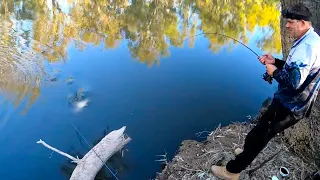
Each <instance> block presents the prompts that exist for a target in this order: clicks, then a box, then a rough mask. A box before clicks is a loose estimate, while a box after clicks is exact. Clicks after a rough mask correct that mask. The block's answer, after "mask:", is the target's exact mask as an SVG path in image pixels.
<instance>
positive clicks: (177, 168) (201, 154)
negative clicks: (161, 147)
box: [156, 123, 316, 180]
mask: <svg viewBox="0 0 320 180" xmlns="http://www.w3.org/2000/svg"><path fill="white" fill-rule="evenodd" d="M252 127H254V123H242V124H240V123H235V124H231V125H229V126H226V127H222V128H220V127H218V128H216V129H215V130H214V131H213V132H211V133H210V134H209V135H208V137H207V139H206V140H205V141H204V142H197V141H193V140H185V141H183V142H182V144H181V146H180V148H179V151H178V153H177V154H176V155H175V157H174V158H173V159H172V161H171V162H169V163H168V164H167V166H166V167H165V168H164V170H163V171H162V172H161V173H158V174H157V177H156V179H157V180H167V179H169V180H175V179H205V180H209V179H217V178H215V177H213V175H212V173H211V172H210V167H211V165H214V164H219V165H222V164H226V162H227V161H229V160H230V159H233V158H234V157H235V153H234V150H235V149H236V148H242V147H243V143H244V139H245V136H246V134H247V133H248V132H249V131H250V129H251V128H252ZM281 137H282V134H279V135H278V136H276V137H275V138H274V139H273V140H272V141H270V142H269V143H268V145H267V147H266V148H265V149H264V150H263V151H262V152H261V153H260V154H259V155H258V157H257V158H256V159H255V160H254V162H253V163H252V164H251V166H250V167H248V168H247V169H246V170H245V171H243V172H242V173H241V177H240V179H250V180H254V179H256V180H261V179H271V177H272V176H274V175H275V176H278V177H280V175H279V168H280V167H281V166H284V167H286V168H288V169H289V171H290V174H289V177H288V178H287V179H308V178H310V176H311V175H312V174H313V173H314V172H315V171H316V166H315V165H314V164H313V163H308V162H305V161H303V160H302V159H301V158H299V157H298V156H297V155H296V154H294V153H293V152H291V151H289V148H288V147H286V145H285V143H284V142H282V138H281Z"/></svg>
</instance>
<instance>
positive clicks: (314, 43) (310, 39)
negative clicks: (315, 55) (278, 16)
mask: <svg viewBox="0 0 320 180" xmlns="http://www.w3.org/2000/svg"><path fill="white" fill-rule="evenodd" d="M304 43H305V44H306V45H308V46H309V47H311V48H312V49H313V48H320V36H319V35H318V34H317V33H316V32H315V31H312V32H311V33H310V35H309V36H307V38H306V40H305V41H304Z"/></svg>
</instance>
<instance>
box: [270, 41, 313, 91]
mask: <svg viewBox="0 0 320 180" xmlns="http://www.w3.org/2000/svg"><path fill="white" fill-rule="evenodd" d="M314 61H315V58H314V57H313V54H312V49H311V46H310V45H308V44H301V45H300V46H299V47H297V49H296V50H295V52H294V54H293V55H292V56H291V59H288V62H287V64H285V65H284V68H283V69H277V70H275V71H274V72H273V78H274V79H275V80H276V81H277V82H278V83H279V84H280V85H282V86H285V87H288V88H290V89H298V88H299V87H300V86H301V84H303V82H304V81H305V80H306V78H307V76H308V75H309V72H310V70H311V68H312V65H313V62H314Z"/></svg>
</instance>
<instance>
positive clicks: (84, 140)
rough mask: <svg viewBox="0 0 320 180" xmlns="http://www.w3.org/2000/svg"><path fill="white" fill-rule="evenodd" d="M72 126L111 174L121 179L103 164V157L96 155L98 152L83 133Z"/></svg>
mask: <svg viewBox="0 0 320 180" xmlns="http://www.w3.org/2000/svg"><path fill="white" fill-rule="evenodd" d="M72 126H73V127H74V129H75V130H76V131H77V132H78V133H79V135H80V136H81V138H82V139H83V140H84V141H85V142H86V144H87V145H88V146H89V147H90V148H91V149H92V151H93V152H94V153H95V155H96V156H97V157H98V158H99V159H100V161H101V162H102V163H103V165H104V166H105V167H106V168H107V169H108V170H109V171H110V173H111V174H112V176H113V177H114V178H115V179H117V180H119V178H118V177H117V176H116V175H115V173H113V172H112V171H111V169H110V168H109V167H108V166H107V164H106V163H104V162H103V160H102V159H101V157H100V156H99V155H98V153H96V151H95V150H94V149H93V147H92V146H91V145H90V144H89V142H88V141H87V140H86V138H85V137H84V136H83V135H82V134H81V132H80V131H79V130H78V128H77V127H76V126H75V125H74V124H72Z"/></svg>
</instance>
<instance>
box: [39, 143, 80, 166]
mask: <svg viewBox="0 0 320 180" xmlns="http://www.w3.org/2000/svg"><path fill="white" fill-rule="evenodd" d="M37 144H42V145H43V146H45V147H47V148H48V149H51V150H52V151H54V152H56V153H58V154H61V155H62V156H65V157H67V158H69V159H71V160H72V162H74V163H78V162H79V160H80V159H79V158H78V159H77V158H75V157H73V156H71V155H69V154H67V153H65V152H62V151H60V150H59V149H56V148H54V147H52V146H50V145H49V144H47V143H45V142H44V141H42V140H41V139H40V140H39V141H38V142H37Z"/></svg>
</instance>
